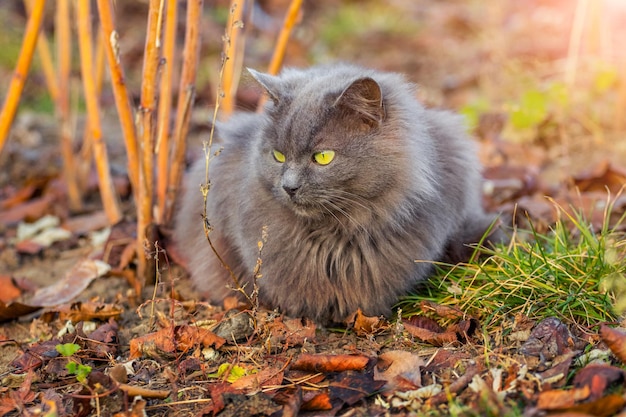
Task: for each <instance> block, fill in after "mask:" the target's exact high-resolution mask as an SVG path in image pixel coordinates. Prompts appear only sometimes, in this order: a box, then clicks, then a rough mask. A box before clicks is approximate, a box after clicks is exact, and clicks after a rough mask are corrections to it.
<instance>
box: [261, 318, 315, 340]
mask: <svg viewBox="0 0 626 417" xmlns="http://www.w3.org/2000/svg"><path fill="white" fill-rule="evenodd" d="M267 330H268V333H269V334H270V339H269V345H270V346H271V347H276V346H279V345H283V344H285V345H287V346H301V345H303V344H304V343H305V342H306V341H309V342H311V341H314V340H315V330H316V326H315V323H313V322H312V321H310V320H303V319H285V318H284V317H277V318H276V319H275V320H273V321H271V322H269V323H267Z"/></svg>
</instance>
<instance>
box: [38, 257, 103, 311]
mask: <svg viewBox="0 0 626 417" xmlns="http://www.w3.org/2000/svg"><path fill="white" fill-rule="evenodd" d="M109 269H110V267H109V265H108V264H106V263H104V262H102V261H94V260H90V259H84V260H82V261H80V262H78V263H77V264H76V265H74V267H73V268H72V269H70V270H69V271H68V272H67V273H66V274H65V276H64V277H63V278H62V279H61V280H59V281H57V282H55V283H54V284H52V285H50V286H48V287H44V288H40V289H39V290H37V291H36V292H35V294H34V295H33V297H32V298H31V299H30V301H29V304H31V305H36V306H43V307H51V306H57V305H60V304H64V303H67V302H68V301H71V300H72V299H73V298H74V297H76V296H77V295H79V294H80V293H81V292H82V291H83V290H84V289H85V288H87V286H88V285H89V284H90V283H91V281H93V280H94V279H96V278H98V277H100V276H102V275H104V274H105V273H106V272H107V271H108V270H109Z"/></svg>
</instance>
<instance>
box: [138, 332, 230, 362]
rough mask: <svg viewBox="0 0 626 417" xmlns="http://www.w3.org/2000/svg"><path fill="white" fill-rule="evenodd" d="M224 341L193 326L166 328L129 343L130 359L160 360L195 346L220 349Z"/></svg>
mask: <svg viewBox="0 0 626 417" xmlns="http://www.w3.org/2000/svg"><path fill="white" fill-rule="evenodd" d="M225 342H226V341H225V340H224V339H223V338H221V337H219V336H216V335H215V334H214V333H213V332H211V331H209V330H206V329H202V328H199V327H195V326H187V325H180V326H175V327H173V328H172V327H167V328H164V329H161V330H159V331H158V332H154V333H150V334H147V335H144V336H140V337H136V338H134V339H132V340H131V341H130V346H129V347H130V352H129V357H130V359H136V358H139V357H141V356H142V355H146V356H149V357H153V358H161V356H162V355H163V354H172V353H174V352H175V351H180V352H186V351H188V350H189V349H192V348H193V347H195V346H199V345H202V346H204V347H208V346H213V347H215V348H220V347H221V346H222V345H223V344H224V343H225Z"/></svg>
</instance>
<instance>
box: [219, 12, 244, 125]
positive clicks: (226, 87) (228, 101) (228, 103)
mask: <svg viewBox="0 0 626 417" xmlns="http://www.w3.org/2000/svg"><path fill="white" fill-rule="evenodd" d="M240 3H241V4H237V7H234V8H231V13H230V14H229V15H228V23H227V26H226V27H231V28H239V29H242V30H232V31H231V35H230V36H231V37H230V39H229V42H228V48H229V51H230V52H229V54H228V58H229V59H228V60H226V61H225V62H224V76H223V78H222V91H223V92H224V97H222V112H223V114H225V115H226V116H229V115H230V114H231V113H232V112H233V110H234V109H235V95H236V93H237V85H238V84H239V78H240V77H241V68H242V65H243V53H244V47H245V39H246V38H245V36H244V35H245V32H243V28H244V26H243V12H244V10H245V9H246V8H247V7H249V4H248V3H249V2H247V1H246V0H240ZM224 53H226V51H224Z"/></svg>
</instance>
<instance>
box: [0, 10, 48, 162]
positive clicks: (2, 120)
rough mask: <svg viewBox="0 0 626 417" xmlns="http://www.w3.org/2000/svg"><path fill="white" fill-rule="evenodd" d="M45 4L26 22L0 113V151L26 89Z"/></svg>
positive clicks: (34, 11)
mask: <svg viewBox="0 0 626 417" xmlns="http://www.w3.org/2000/svg"><path fill="white" fill-rule="evenodd" d="M45 5H46V0H38V1H37V2H36V3H35V5H34V7H33V13H32V14H31V15H30V16H29V18H28V23H27V24H26V31H25V33H24V41H23V42H22V49H21V51H20V56H19V57H18V60H17V65H16V66H15V72H14V73H13V78H12V79H11V84H10V85H9V89H8V91H7V96H6V99H5V101H4V105H3V106H2V113H0V152H1V151H2V149H3V148H4V143H5V142H6V139H7V136H8V135H9V130H10V129H11V124H12V123H13V119H14V118H15V112H16V111H17V106H18V104H19V102H20V97H21V95H22V90H23V89H24V83H25V82H26V78H27V76H28V71H29V70H30V64H31V62H32V60H33V54H34V53H35V45H36V44H37V38H38V35H39V29H40V28H41V22H42V20H43V14H44V7H45Z"/></svg>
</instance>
